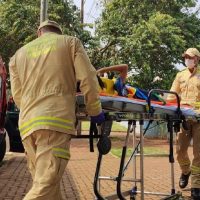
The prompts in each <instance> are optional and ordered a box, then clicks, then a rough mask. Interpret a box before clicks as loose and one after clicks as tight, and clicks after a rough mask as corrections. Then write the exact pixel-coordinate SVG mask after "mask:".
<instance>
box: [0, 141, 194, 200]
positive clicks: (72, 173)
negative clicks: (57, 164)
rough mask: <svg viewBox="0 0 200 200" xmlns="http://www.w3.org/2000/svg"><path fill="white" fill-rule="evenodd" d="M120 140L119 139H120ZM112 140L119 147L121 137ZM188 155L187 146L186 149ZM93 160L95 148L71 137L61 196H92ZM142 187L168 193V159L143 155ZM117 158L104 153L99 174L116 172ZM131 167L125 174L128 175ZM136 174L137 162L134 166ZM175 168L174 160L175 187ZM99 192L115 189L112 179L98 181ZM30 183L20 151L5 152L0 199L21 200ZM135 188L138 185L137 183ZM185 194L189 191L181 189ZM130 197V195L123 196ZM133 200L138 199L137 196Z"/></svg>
mask: <svg viewBox="0 0 200 200" xmlns="http://www.w3.org/2000/svg"><path fill="white" fill-rule="evenodd" d="M120 141H121V142H120ZM120 141H115V142H114V146H121V144H122V140H120ZM145 144H146V146H152V145H153V146H156V145H157V147H159V148H164V149H168V144H167V142H166V141H160V140H156V141H155V140H154V141H152V140H151V141H149V140H147V141H145ZM190 154H191V148H190ZM96 161H97V150H96V149H95V152H94V153H90V152H89V149H88V142H87V141H86V140H77V139H76V140H73V141H72V145H71V160H70V162H69V164H68V166H67V169H66V171H65V174H64V176H63V179H62V184H61V187H62V195H63V199H64V200H65V199H67V200H75V199H76V200H90V199H95V197H94V193H93V177H94V173H95V167H96ZM144 162H145V167H144V171H145V190H146V191H154V192H170V165H169V163H168V158H164V157H145V160H144ZM118 167H119V159H118V158H116V157H114V156H113V155H111V154H108V155H106V156H105V159H104V161H103V164H102V170H101V175H103V176H115V175H117V173H118ZM132 173H133V170H132V166H131V167H129V169H128V170H127V172H126V174H127V175H128V177H131V175H132ZM137 173H138V174H139V164H138V165H137ZM179 175H180V171H179V167H178V166H177V163H175V176H176V178H175V181H176V189H178V190H179V188H178V185H177V184H178V177H179ZM101 184H102V187H101V192H102V194H104V195H108V194H110V193H113V192H114V191H115V187H116V183H115V182H113V181H101ZM132 185H133V184H131V183H127V182H125V183H123V186H122V188H123V190H129V189H130V188H132ZM30 186H31V178H30V174H29V172H28V170H27V168H26V160H25V157H24V155H23V154H19V153H7V154H6V158H5V161H4V162H3V164H2V166H1V167H0V200H22V198H23V196H24V195H25V193H26V192H27V191H28V190H29V188H30ZM138 187H139V184H138ZM183 194H184V195H186V196H187V195H189V192H183ZM127 199H130V198H127ZM136 199H140V198H139V195H138V196H137V198H136ZM156 199H161V197H158V196H152V195H145V200H156Z"/></svg>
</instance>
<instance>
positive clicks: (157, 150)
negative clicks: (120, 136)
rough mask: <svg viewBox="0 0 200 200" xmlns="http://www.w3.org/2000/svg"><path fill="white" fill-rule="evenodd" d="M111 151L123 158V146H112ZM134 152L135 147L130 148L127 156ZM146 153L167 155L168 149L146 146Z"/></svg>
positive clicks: (159, 155) (160, 155) (158, 155)
mask: <svg viewBox="0 0 200 200" xmlns="http://www.w3.org/2000/svg"><path fill="white" fill-rule="evenodd" d="M111 153H112V154H113V155H114V156H116V157H118V158H121V156H122V149H121V148H112V149H111ZM132 153H133V148H128V149H127V153H126V156H131V155H132ZM144 154H145V155H148V156H156V157H163V156H166V155H167V152H166V150H164V149H161V148H158V147H144Z"/></svg>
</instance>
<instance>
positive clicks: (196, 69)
mask: <svg viewBox="0 0 200 200" xmlns="http://www.w3.org/2000/svg"><path fill="white" fill-rule="evenodd" d="M186 70H187V71H188V72H189V73H190V74H191V76H194V75H195V74H196V73H200V66H197V67H195V68H194V71H193V72H192V73H191V72H190V70H189V69H188V68H187V69H186Z"/></svg>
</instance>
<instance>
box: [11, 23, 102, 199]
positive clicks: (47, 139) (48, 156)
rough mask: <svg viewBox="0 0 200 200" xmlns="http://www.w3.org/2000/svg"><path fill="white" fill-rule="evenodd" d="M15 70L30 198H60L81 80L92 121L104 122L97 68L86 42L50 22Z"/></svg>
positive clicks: (18, 57)
mask: <svg viewBox="0 0 200 200" xmlns="http://www.w3.org/2000/svg"><path fill="white" fill-rule="evenodd" d="M9 70H10V79H11V89H12V94H13V98H14V101H15V103H16V104H17V106H18V108H19V109H20V116H19V129H20V134H21V137H22V140H23V144H24V147H25V152H26V156H27V160H28V167H29V170H30V172H31V175H32V178H33V185H32V188H31V189H30V191H29V192H28V194H27V195H26V196H25V198H24V199H25V200H47V199H48V200H60V199H62V198H61V193H60V180H61V177H62V175H63V173H64V170H65V167H66V165H67V163H68V160H69V158H70V152H69V147H70V139H71V135H73V134H75V127H74V124H75V95H76V83H77V81H80V82H81V84H80V89H81V91H82V93H83V95H84V97H85V103H86V108H87V112H88V114H89V115H90V116H91V121H93V122H95V123H101V122H103V121H104V114H103V112H102V109H101V103H100V99H99V95H98V82H97V78H96V70H95V69H94V67H93V66H92V65H91V63H90V60H89V58H88V56H87V54H86V52H85V50H84V48H83V46H82V44H81V42H80V41H79V40H78V39H77V38H75V37H71V36H66V35H62V30H61V28H60V26H59V25H58V24H57V23H56V22H54V21H50V20H47V21H45V22H43V23H41V25H40V26H39V28H38V38H37V39H35V40H33V41H32V42H30V43H28V44H27V45H25V46H23V47H22V48H20V49H19V50H18V51H17V52H16V53H15V55H14V56H13V57H12V58H11V60H10V63H9Z"/></svg>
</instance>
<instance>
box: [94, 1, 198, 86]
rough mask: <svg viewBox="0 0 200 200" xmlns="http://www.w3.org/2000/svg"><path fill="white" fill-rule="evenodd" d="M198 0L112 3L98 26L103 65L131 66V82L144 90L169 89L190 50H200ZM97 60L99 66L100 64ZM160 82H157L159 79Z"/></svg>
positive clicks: (97, 53)
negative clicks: (193, 48)
mask: <svg viewBox="0 0 200 200" xmlns="http://www.w3.org/2000/svg"><path fill="white" fill-rule="evenodd" d="M195 4H196V1H195V0H179V1H177V0H168V1H166V0H159V1H157V0H151V1H149V0H139V1H135V0H129V1H126V0H112V1H110V2H109V3H107V4H106V6H105V9H104V11H103V13H102V16H101V18H100V19H99V21H98V24H97V35H98V36H99V38H100V39H101V45H102V48H100V49H98V51H97V50H96V51H94V52H95V54H96V55H98V56H96V57H97V58H98V59H99V61H100V60H101V63H102V65H104V64H105V63H106V61H107V62H108V61H109V63H107V64H108V65H110V64H117V63H127V64H129V67H130V70H132V71H134V75H133V76H132V77H131V78H130V81H131V82H132V83H133V84H134V85H136V86H140V87H142V88H144V89H150V88H158V87H160V88H163V89H169V88H170V85H171V83H172V80H173V79H174V76H175V74H176V72H177V70H176V67H175V66H176V64H177V63H182V62H183V60H182V58H181V54H182V53H183V52H184V50H185V49H186V48H189V47H197V48H198V47H200V45H199V44H200V20H199V19H198V17H197V14H198V13H191V12H189V8H191V7H193V6H195ZM99 61H97V60H96V62H99ZM157 76H158V77H159V78H160V80H157V81H154V79H155V77H157Z"/></svg>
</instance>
